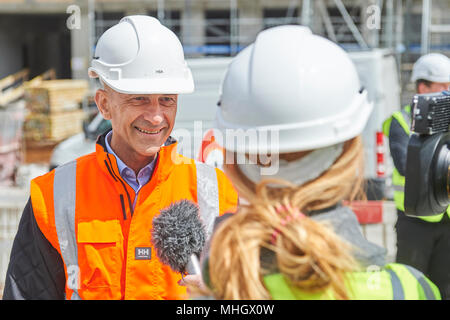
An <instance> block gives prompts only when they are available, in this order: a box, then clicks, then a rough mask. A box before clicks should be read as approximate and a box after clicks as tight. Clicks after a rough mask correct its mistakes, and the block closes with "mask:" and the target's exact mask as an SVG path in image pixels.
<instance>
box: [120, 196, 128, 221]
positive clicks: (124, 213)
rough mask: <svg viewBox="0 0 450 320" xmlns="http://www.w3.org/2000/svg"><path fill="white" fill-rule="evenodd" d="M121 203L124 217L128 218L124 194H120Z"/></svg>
mask: <svg viewBox="0 0 450 320" xmlns="http://www.w3.org/2000/svg"><path fill="white" fill-rule="evenodd" d="M120 204H121V205H122V213H123V219H124V220H127V211H126V210H125V201H124V200H123V194H121V195H120Z"/></svg>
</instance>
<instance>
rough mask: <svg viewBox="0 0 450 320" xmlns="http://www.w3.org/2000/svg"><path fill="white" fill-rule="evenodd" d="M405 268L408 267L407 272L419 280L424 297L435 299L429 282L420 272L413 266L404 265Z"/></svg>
mask: <svg viewBox="0 0 450 320" xmlns="http://www.w3.org/2000/svg"><path fill="white" fill-rule="evenodd" d="M405 267H406V269H408V271H409V272H411V274H412V275H413V276H414V277H415V278H416V279H417V281H419V283H420V285H421V286H422V289H423V291H424V292H425V297H426V298H427V299H428V300H436V297H435V295H434V293H433V290H431V287H430V284H429V283H428V282H427V280H425V277H424V275H423V273H422V272H419V271H417V270H416V269H414V268H413V267H410V266H405Z"/></svg>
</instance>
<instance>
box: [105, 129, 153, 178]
mask: <svg viewBox="0 0 450 320" xmlns="http://www.w3.org/2000/svg"><path fill="white" fill-rule="evenodd" d="M111 138H112V130H111V131H110V132H108V134H107V135H106V137H105V145H106V150H107V151H108V153H111V154H112V155H113V156H114V157H115V158H116V161H117V167H118V169H119V173H120V176H122V177H123V174H124V171H128V170H130V171H131V172H132V173H134V171H133V170H132V169H131V168H130V167H128V166H127V165H126V164H125V163H124V162H123V161H122V160H121V159H120V158H119V157H118V156H117V155H116V153H115V152H114V151H113V149H112V148H111V146H110V145H109V140H110V139H111ZM157 158H158V154H156V156H155V158H154V159H153V160H152V161H151V162H150V163H149V164H148V165H146V166H145V167H144V168H142V169H141V170H140V171H139V172H142V170H144V169H145V168H149V169H150V171H153V165H154V163H155V160H156V159H157Z"/></svg>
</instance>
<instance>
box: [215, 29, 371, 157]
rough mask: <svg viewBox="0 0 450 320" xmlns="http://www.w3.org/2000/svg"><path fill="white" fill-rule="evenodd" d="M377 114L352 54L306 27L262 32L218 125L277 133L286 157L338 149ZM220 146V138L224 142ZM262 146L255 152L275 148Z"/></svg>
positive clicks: (227, 143) (233, 68)
mask: <svg viewBox="0 0 450 320" xmlns="http://www.w3.org/2000/svg"><path fill="white" fill-rule="evenodd" d="M371 111H372V104H371V103H369V102H368V100H367V92H366V91H365V90H362V89H361V85H360V82H359V78H358V74H357V72H356V68H355V66H354V64H353V62H352V61H351V60H350V58H349V56H348V55H347V53H346V52H345V51H344V50H343V49H341V48H340V47H339V46H337V45H336V44H334V43H333V42H331V41H330V40H327V39H325V38H323V37H320V36H316V35H313V34H312V32H311V30H310V29H309V28H307V27H302V26H294V25H289V26H279V27H274V28H270V29H267V30H265V31H262V32H260V33H259V34H258V36H257V38H256V41H255V43H253V44H252V45H250V46H248V47H247V48H245V49H244V50H243V51H242V52H240V53H239V54H238V55H237V56H236V57H235V58H234V60H233V61H232V62H231V64H230V66H229V69H228V71H227V73H226V75H225V79H224V82H223V85H222V94H221V101H220V107H219V108H218V111H217V114H216V125H217V128H218V129H219V130H220V131H221V133H222V134H223V135H224V137H225V139H224V140H223V142H224V143H223V146H224V148H225V149H227V150H229V151H235V152H239V150H238V149H239V146H237V145H235V144H234V141H231V139H226V132H227V129H231V130H236V129H243V130H249V129H255V130H257V131H260V130H277V131H278V134H279V144H278V147H279V152H280V153H288V152H295V151H301V150H311V149H317V148H322V147H326V146H331V145H335V144H338V143H340V142H343V141H346V140H349V139H351V138H353V137H355V136H357V135H359V134H360V133H361V132H362V131H363V129H364V127H365V125H366V122H367V119H368V117H369V115H370V113H371ZM218 142H219V143H220V142H221V141H220V139H219V140H218ZM264 143H265V141H258V144H256V145H250V146H247V147H246V152H248V153H260V152H259V151H258V150H261V149H262V150H268V149H270V147H268V146H267V145H263V144H264Z"/></svg>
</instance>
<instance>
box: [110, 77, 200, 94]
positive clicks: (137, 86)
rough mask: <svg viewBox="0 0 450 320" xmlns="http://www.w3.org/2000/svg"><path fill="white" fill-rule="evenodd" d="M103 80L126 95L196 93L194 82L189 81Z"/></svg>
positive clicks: (167, 79) (171, 79)
mask: <svg viewBox="0 0 450 320" xmlns="http://www.w3.org/2000/svg"><path fill="white" fill-rule="evenodd" d="M101 80H102V81H103V82H104V83H105V84H106V85H108V86H109V87H110V88H111V89H113V90H114V91H117V92H119V93H125V94H181V93H192V92H194V81H193V79H192V78H190V79H189V78H188V79H184V78H183V79H173V78H170V79H169V78H161V79H120V80H111V79H105V78H104V77H101Z"/></svg>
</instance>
